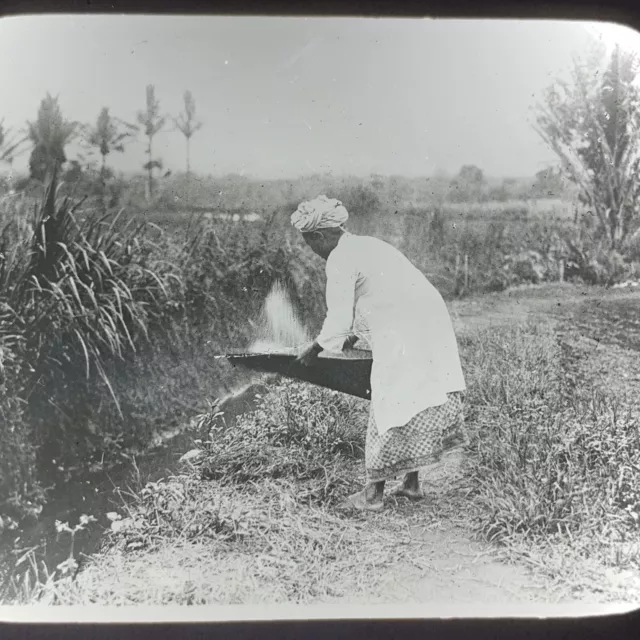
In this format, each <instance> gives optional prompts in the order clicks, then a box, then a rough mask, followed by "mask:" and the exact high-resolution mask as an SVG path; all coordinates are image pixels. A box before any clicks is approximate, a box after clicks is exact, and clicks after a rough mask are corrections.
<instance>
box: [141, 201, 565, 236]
mask: <svg viewBox="0 0 640 640" xmlns="http://www.w3.org/2000/svg"><path fill="white" fill-rule="evenodd" d="M574 207H575V205H574V203H572V202H568V201H563V200H560V199H552V198H548V199H541V200H529V201H525V200H512V201H508V202H482V203H469V202H465V203H459V204H458V203H445V204H444V205H442V206H440V207H436V206H435V205H433V206H425V207H420V208H416V209H409V208H407V209H405V211H406V212H409V211H412V212H413V213H414V214H415V215H419V214H430V213H432V212H434V211H436V209H437V208H438V209H439V210H440V211H441V212H442V213H443V214H444V215H445V216H452V217H461V218H464V219H466V220H474V221H475V220H478V221H482V222H489V221H497V220H501V219H502V220H504V219H505V218H506V219H511V220H513V219H521V220H522V219H527V218H538V219H539V218H550V219H555V220H558V219H564V220H566V219H570V218H572V217H573V215H574ZM400 213H402V211H401V212H400ZM374 215H376V216H377V217H379V216H381V215H383V213H377V214H374ZM144 217H145V219H146V220H147V221H148V222H151V223H153V224H156V225H158V226H159V227H161V228H163V229H166V230H167V231H169V230H171V229H177V228H182V227H185V226H186V225H188V224H189V223H194V222H197V221H198V220H220V221H221V222H249V223H256V222H257V223H259V222H261V221H263V220H265V218H266V216H264V215H262V216H261V215H260V214H257V213H255V212H253V211H249V210H247V211H224V210H219V209H215V208H211V209H210V210H208V209H205V208H199V209H194V210H178V211H162V210H154V211H151V210H150V211H148V212H145V213H144Z"/></svg>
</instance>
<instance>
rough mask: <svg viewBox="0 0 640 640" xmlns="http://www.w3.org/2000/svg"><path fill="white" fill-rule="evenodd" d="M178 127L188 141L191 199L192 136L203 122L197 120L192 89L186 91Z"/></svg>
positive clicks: (188, 184) (188, 177) (188, 181)
mask: <svg viewBox="0 0 640 640" xmlns="http://www.w3.org/2000/svg"><path fill="white" fill-rule="evenodd" d="M175 123H176V127H178V129H179V130H180V131H181V132H182V135H183V136H184V137H185V139H186V141H187V200H188V199H189V186H190V180H191V138H192V137H193V134H194V133H196V132H197V131H199V130H200V129H202V126H203V124H202V122H198V121H196V102H195V100H194V98H193V95H192V93H191V91H185V92H184V113H181V114H180V115H179V116H178V118H176V119H175Z"/></svg>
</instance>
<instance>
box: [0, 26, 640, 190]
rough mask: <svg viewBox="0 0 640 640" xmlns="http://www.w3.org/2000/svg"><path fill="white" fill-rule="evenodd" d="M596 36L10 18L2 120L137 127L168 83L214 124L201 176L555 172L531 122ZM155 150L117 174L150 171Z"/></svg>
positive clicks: (174, 164) (176, 163)
mask: <svg viewBox="0 0 640 640" xmlns="http://www.w3.org/2000/svg"><path fill="white" fill-rule="evenodd" d="M589 37H590V36H589V32H588V30H587V28H586V27H585V25H584V24H580V23H567V22H565V23H557V22H556V23H552V22H515V21H509V22H506V21H500V22H497V21H491V22H485V21H482V22H481V21H433V20H390V19H377V20H372V19H318V18H309V19H289V18H244V17H230V18H212V17H211V18H210V17H201V18H191V17H184V18H175V17H155V16H153V17H152V16H150V17H127V16H113V17H107V16H91V17H90V16H86V17H85V16H68V17H65V16H51V17H42V18H38V17H35V18H34V17H25V18H11V19H9V18H6V19H2V20H1V21H0V86H1V87H2V101H1V102H0V118H4V121H5V125H6V126H9V127H13V128H20V127H22V126H24V122H25V120H27V119H34V118H35V116H36V113H37V109H38V105H39V102H40V100H41V99H42V98H43V97H44V95H45V94H46V92H47V91H49V92H51V93H52V94H54V95H58V96H59V99H60V104H61V107H62V109H63V112H64V114H65V115H66V116H67V117H68V118H70V119H74V120H79V121H83V122H87V121H94V120H95V119H96V117H97V115H98V113H99V111H100V109H101V108H102V107H103V106H108V107H109V108H110V109H111V112H112V113H113V114H114V115H117V116H119V117H121V118H123V119H127V120H130V121H133V120H134V119H135V113H136V111H137V110H139V109H142V108H143V107H144V101H145V86H146V85H147V84H155V86H156V91H157V97H158V98H159V100H160V103H161V107H162V109H163V111H165V112H168V113H170V114H177V113H178V112H179V111H180V110H181V108H182V96H183V93H184V91H185V90H186V89H189V90H191V91H192V92H193V94H194V97H195V99H196V104H197V111H198V116H199V118H201V119H202V121H203V122H204V128H203V129H202V130H201V131H200V132H199V133H198V134H197V135H196V137H194V140H193V145H192V166H193V169H194V170H195V171H197V172H202V173H206V174H209V173H211V174H223V173H228V172H238V173H245V174H249V175H256V176H260V177H264V178H272V177H290V176H295V175H299V174H304V173H312V172H324V171H332V172H334V173H352V174H357V175H367V174H370V173H372V172H378V173H383V174H404V175H410V176H416V175H425V174H430V173H433V172H434V171H436V170H444V171H449V172H455V171H457V170H458V169H459V168H460V166H461V165H462V164H466V163H474V164H477V165H479V166H480V167H481V168H482V169H484V170H485V172H486V173H487V174H488V175H492V176H507V175H508V176H526V175H532V174H533V173H535V172H536V171H537V170H539V169H540V168H542V167H544V166H546V165H547V163H548V162H549V161H552V160H553V156H552V155H551V154H550V153H549V152H548V151H547V150H546V149H545V147H544V146H543V145H542V143H541V142H540V141H539V140H538V138H537V134H536V133H535V132H534V131H533V129H532V127H531V122H532V117H531V107H532V105H533V104H534V103H535V101H536V99H537V98H538V97H539V96H540V94H541V91H542V90H543V89H544V87H545V86H546V85H548V84H549V82H550V81H551V80H552V79H553V78H555V77H556V76H558V75H559V74H563V73H566V71H567V69H568V67H569V65H570V62H571V56H572V55H574V54H578V55H579V54H580V53H581V51H584V47H585V46H586V44H587V40H588V38H589ZM636 46H637V45H636ZM156 147H157V150H158V153H159V155H160V156H161V157H162V159H163V161H164V163H165V166H167V167H168V168H171V169H173V170H181V169H182V168H183V166H184V138H183V137H182V136H181V134H180V133H177V132H167V133H164V134H161V135H160V136H159V137H158V140H157V144H156ZM142 150H143V145H142V143H141V142H140V143H137V144H135V145H134V146H132V147H131V149H130V150H128V151H127V153H126V154H124V155H122V156H118V157H114V158H113V159H111V160H110V162H111V164H112V165H113V166H114V167H116V168H118V169H121V170H124V171H130V170H137V169H138V168H139V167H140V166H141V164H142V162H143V161H144V160H143V155H142ZM69 155H70V156H71V157H73V153H69ZM24 166H26V157H24V158H22V159H21V160H20V161H19V162H18V163H17V167H19V168H21V167H24Z"/></svg>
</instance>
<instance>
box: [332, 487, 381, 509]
mask: <svg viewBox="0 0 640 640" xmlns="http://www.w3.org/2000/svg"><path fill="white" fill-rule="evenodd" d="M383 495H384V482H376V483H373V484H369V485H367V486H366V487H365V488H364V489H363V490H362V491H359V492H358V493H354V494H353V495H351V496H349V497H348V498H347V499H346V500H345V502H344V503H343V505H342V507H343V508H351V509H357V510H359V511H382V509H383V507H384V504H383V501H382V497H383Z"/></svg>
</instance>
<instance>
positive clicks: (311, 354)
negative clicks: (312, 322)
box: [295, 342, 322, 367]
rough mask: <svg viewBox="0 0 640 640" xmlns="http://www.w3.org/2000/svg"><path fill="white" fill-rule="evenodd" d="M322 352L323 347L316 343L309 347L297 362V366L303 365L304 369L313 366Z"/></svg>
mask: <svg viewBox="0 0 640 640" xmlns="http://www.w3.org/2000/svg"><path fill="white" fill-rule="evenodd" d="M321 351H322V347H321V346H320V345H319V344H318V343H317V342H314V343H313V344H312V345H311V346H309V347H307V348H306V349H305V350H304V351H303V352H302V353H301V354H300V355H299V356H298V357H297V358H296V360H295V362H296V364H301V365H303V366H304V367H308V366H309V365H311V364H312V363H313V362H314V360H315V359H316V358H317V357H318V354H319V353H320V352H321Z"/></svg>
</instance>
